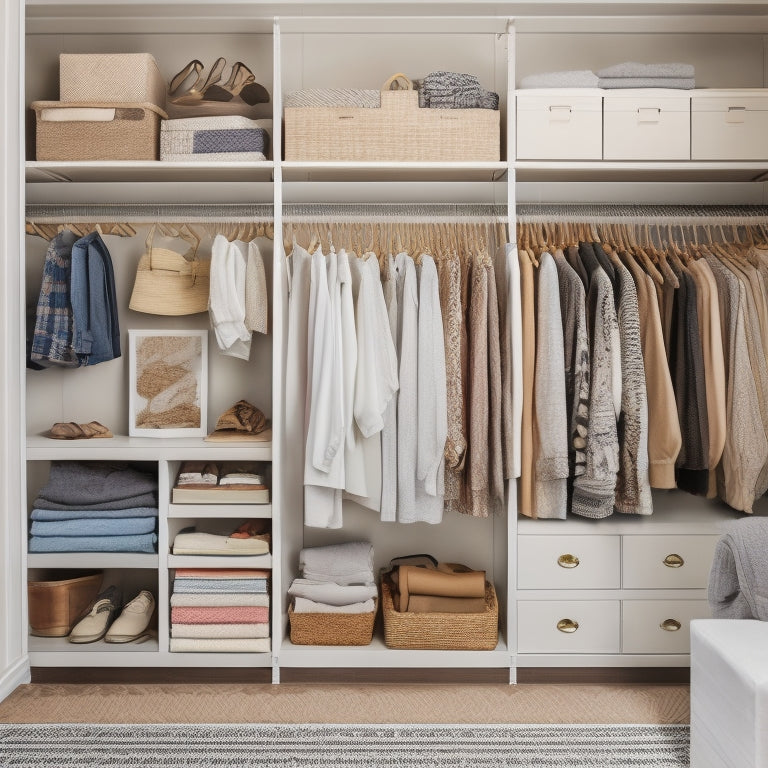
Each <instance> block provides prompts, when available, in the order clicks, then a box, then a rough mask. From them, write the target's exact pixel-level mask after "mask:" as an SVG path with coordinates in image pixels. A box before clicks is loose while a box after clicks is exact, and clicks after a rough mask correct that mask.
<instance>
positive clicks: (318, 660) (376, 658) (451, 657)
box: [279, 635, 509, 669]
mask: <svg viewBox="0 0 768 768" xmlns="http://www.w3.org/2000/svg"><path fill="white" fill-rule="evenodd" d="M279 656H280V666H281V667H319V668H345V667H346V668H351V667H366V668H384V669H386V668H393V669H395V668H401V669H402V668H410V669H426V668H435V667H437V668H440V667H445V668H454V669H462V668H475V669H494V668H497V667H502V668H503V667H508V666H509V650H508V649H507V645H506V643H505V642H504V641H503V640H499V643H498V645H497V646H496V649H495V650H493V651H426V650H422V651H417V650H395V649H393V648H387V646H386V645H385V644H384V640H383V638H382V637H380V636H377V635H374V638H373V642H371V644H370V645H344V646H321V645H294V644H293V643H291V641H290V640H288V639H286V640H284V641H283V645H282V648H281V649H280V654H279Z"/></svg>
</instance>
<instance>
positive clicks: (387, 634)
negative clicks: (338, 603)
mask: <svg viewBox="0 0 768 768" xmlns="http://www.w3.org/2000/svg"><path fill="white" fill-rule="evenodd" d="M381 609H382V615H383V617H384V642H385V644H386V645H387V647H388V648H403V649H418V650H439V651H492V650H494V649H495V648H496V645H497V644H498V642H499V603H498V600H497V599H496V590H495V589H494V588H493V584H491V583H490V582H488V581H486V582H485V612H484V613H413V612H410V611H406V612H404V613H401V612H400V611H396V610H395V605H394V601H393V599H392V585H391V584H390V582H389V578H388V577H386V576H385V577H383V578H382V580H381Z"/></svg>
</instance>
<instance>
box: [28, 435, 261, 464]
mask: <svg viewBox="0 0 768 768" xmlns="http://www.w3.org/2000/svg"><path fill="white" fill-rule="evenodd" d="M51 459H70V460H73V461H80V460H88V459H91V460H98V459H108V460H121V461H158V460H159V459H180V460H182V461H184V460H186V461H191V460H193V459H204V460H207V461H213V460H214V459H215V460H216V461H271V460H272V443H271V442H264V443H260V442H249V443H212V442H207V441H205V440H204V439H203V438H188V437H179V438H166V439H163V438H153V437H126V436H125V435H115V436H114V437H113V438H109V439H106V440H68V441H67V440H52V439H51V438H48V437H43V436H42V435H32V436H28V437H27V460H28V461H46V460H51Z"/></svg>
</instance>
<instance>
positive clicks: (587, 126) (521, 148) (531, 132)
mask: <svg viewBox="0 0 768 768" xmlns="http://www.w3.org/2000/svg"><path fill="white" fill-rule="evenodd" d="M603 93H604V91H603V90H601V89H600V88H531V89H530V90H529V89H524V90H520V91H518V92H517V159H518V160H600V159H601V158H602V156H603V112H602V110H603Z"/></svg>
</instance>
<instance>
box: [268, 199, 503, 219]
mask: <svg viewBox="0 0 768 768" xmlns="http://www.w3.org/2000/svg"><path fill="white" fill-rule="evenodd" d="M506 212H507V209H506V206H501V205H472V204H445V203H438V204H434V205H433V204H424V203H414V204H401V203H395V204H381V203H375V204H370V205H369V204H357V203H350V204H346V203H342V204H338V203H333V204H330V205H321V204H293V205H286V206H284V208H283V221H284V222H285V223H286V224H313V223H324V222H333V223H339V224H343V223H354V222H363V223H366V224H369V223H378V222H381V223H393V222H396V221H401V222H409V221H411V222H425V223H432V224H438V223H448V224H450V223H461V222H462V221H466V222H467V223H488V224H503V223H506V222H507V216H506Z"/></svg>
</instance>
